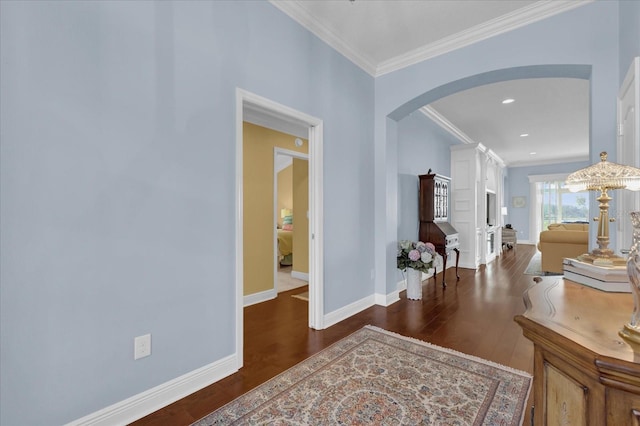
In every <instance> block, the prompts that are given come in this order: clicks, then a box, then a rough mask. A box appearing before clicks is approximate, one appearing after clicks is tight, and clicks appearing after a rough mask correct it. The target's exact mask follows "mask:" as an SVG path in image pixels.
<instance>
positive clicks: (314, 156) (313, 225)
mask: <svg viewBox="0 0 640 426" xmlns="http://www.w3.org/2000/svg"><path fill="white" fill-rule="evenodd" d="M245 107H250V108H252V109H255V110H260V111H262V112H264V113H265V114H267V115H269V116H271V117H274V118H276V119H278V120H282V121H283V122H289V123H295V124H297V125H300V124H301V125H304V126H306V127H307V128H308V131H309V135H308V141H309V327H311V328H314V329H316V330H321V329H323V328H324V303H323V301H324V296H323V293H324V276H323V275H324V274H323V266H324V260H323V238H322V236H323V226H322V224H323V218H322V210H323V185H322V183H323V176H322V170H323V167H322V164H323V156H322V152H323V149H322V144H323V136H322V135H323V132H322V126H323V122H322V120H320V119H318V118H315V117H312V116H310V115H307V114H305V113H303V112H300V111H297V110H294V109H293V108H290V107H287V106H285V105H282V104H279V103H277V102H274V101H271V100H269V99H267V98H263V97H261V96H259V95H256V94H253V93H251V92H248V91H246V90H243V89H240V88H237V89H236V185H235V189H236V200H235V201H236V202H235V206H236V215H235V216H236V227H235V236H236V238H235V240H236V250H235V258H236V264H235V272H236V279H235V290H236V293H235V295H236V297H235V299H236V303H235V305H236V306H235V307H236V316H235V340H236V344H235V347H236V360H237V362H236V364H237V365H236V367H237V368H238V369H239V368H241V367H242V365H243V351H244V345H243V339H244V336H243V334H244V318H243V310H244V298H243V284H244V277H243V275H244V274H243V268H244V259H243V256H244V248H243V216H244V215H243V199H242V197H243V177H242V173H243V156H242V147H243V131H242V122H243V114H244V112H243V109H244V108H245Z"/></svg>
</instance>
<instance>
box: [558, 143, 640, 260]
mask: <svg viewBox="0 0 640 426" xmlns="http://www.w3.org/2000/svg"><path fill="white" fill-rule="evenodd" d="M566 186H567V188H568V189H569V190H570V191H571V192H577V191H598V192H600V195H599V196H598V198H596V200H598V202H599V203H600V215H599V216H598V217H597V218H594V219H593V220H594V221H597V222H598V238H597V241H598V248H595V249H593V250H592V251H591V253H586V254H583V255H580V256H578V260H580V261H582V262H588V263H592V264H594V265H601V266H623V265H625V264H626V263H627V259H626V258H623V257H621V256H617V255H615V254H614V252H613V250H611V249H610V248H609V222H613V221H614V220H615V219H609V201H611V200H612V198H611V197H610V196H609V194H608V191H611V190H613V189H629V190H631V191H638V190H640V169H638V168H636V167H631V166H625V165H622V164H617V163H611V162H609V161H607V153H606V152H601V153H600V162H599V163H596V164H593V165H591V166H589V167H585V168H584V169H580V170H578V171H576V172H573V173H571V174H570V175H569V177H567V181H566Z"/></svg>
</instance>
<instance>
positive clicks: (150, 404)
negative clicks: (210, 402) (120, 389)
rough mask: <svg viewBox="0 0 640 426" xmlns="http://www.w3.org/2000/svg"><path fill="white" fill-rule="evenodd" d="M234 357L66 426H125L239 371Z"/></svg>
mask: <svg viewBox="0 0 640 426" xmlns="http://www.w3.org/2000/svg"><path fill="white" fill-rule="evenodd" d="M238 365H239V364H238V360H237V359H236V355H235V354H234V355H230V356H228V357H225V358H222V359H221V360H219V361H216V362H214V363H211V364H209V365H205V366H204V367H202V368H199V369H197V370H193V371H191V372H189V373H187V374H184V375H182V376H180V377H177V378H175V379H173V380H170V381H168V382H166V383H163V384H161V385H159V386H156V387H154V388H151V389H149V390H147V391H144V392H142V393H139V394H137V395H134V396H132V397H131V398H128V399H125V400H124V401H120V402H118V403H116V404H113V405H111V406H109V407H106V408H103V409H102V410H99V411H96V412H95V413H92V414H89V415H87V416H84V417H82V418H80V419H78V420H74V421H72V422H71V423H68V424H67V426H87V425H91V426H111V425H125V424H129V423H131V422H134V421H136V420H138V419H141V418H142V417H144V416H146V415H148V414H151V413H153V412H155V411H157V410H159V409H161V408H163V407H166V406H167V405H169V404H171V403H173V402H175V401H177V400H179V399H182V398H184V397H185V396H187V395H190V394H192V393H193V392H196V391H199V390H200V389H202V388H205V387H207V386H209V385H211V384H212V383H215V382H217V381H218V380H221V379H223V378H225V377H227V376H230V375H231V374H233V373H235V372H236V371H238V368H237V366H238Z"/></svg>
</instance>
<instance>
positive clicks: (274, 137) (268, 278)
mask: <svg viewBox="0 0 640 426" xmlns="http://www.w3.org/2000/svg"><path fill="white" fill-rule="evenodd" d="M295 139H296V138H295V136H292V135H288V134H286V133H281V132H278V131H275V130H271V129H267V128H265V127H261V126H257V125H255V124H251V123H247V122H243V173H242V176H243V204H244V206H243V215H244V220H243V233H244V235H243V250H244V253H243V256H244V269H243V271H244V291H243V294H244V295H245V296H246V295H249V294H254V293H259V292H263V291H267V290H270V289H273V288H274V282H273V268H274V256H275V253H274V249H273V238H274V226H275V221H274V217H273V213H274V206H273V173H274V169H273V162H274V158H273V155H274V152H273V151H274V147H279V148H284V149H288V150H290V151H297V152H302V153H305V154H306V153H308V146H309V144H308V142H307V141H306V140H305V141H304V144H303V145H302V146H301V147H297V146H295V142H294V141H295ZM294 221H295V210H294ZM294 230H295V225H294ZM294 234H295V232H294ZM295 257H296V256H295V255H294V258H295Z"/></svg>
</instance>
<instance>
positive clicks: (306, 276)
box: [291, 271, 309, 282]
mask: <svg viewBox="0 0 640 426" xmlns="http://www.w3.org/2000/svg"><path fill="white" fill-rule="evenodd" d="M291 277H292V278H297V279H299V280H302V281H306V282H309V273H308V272H298V271H291Z"/></svg>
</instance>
